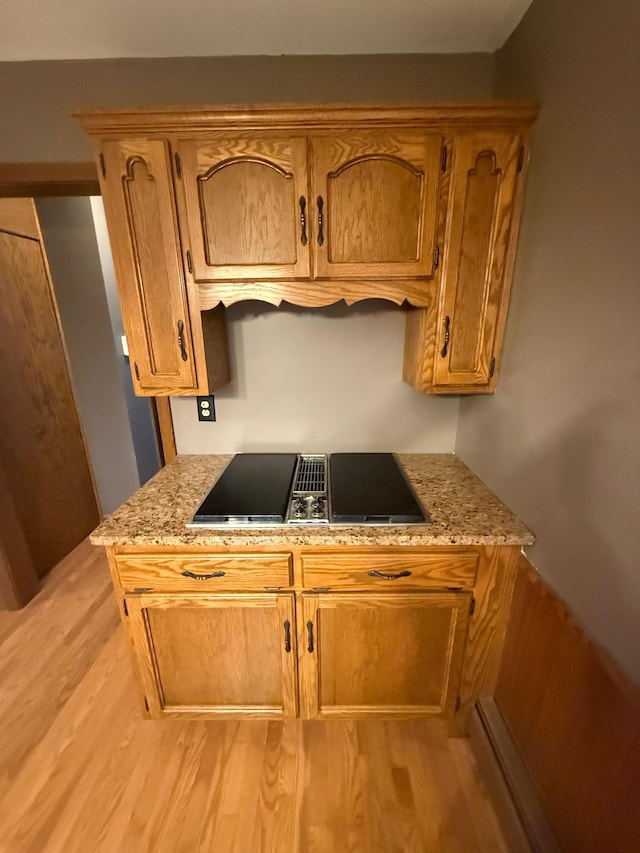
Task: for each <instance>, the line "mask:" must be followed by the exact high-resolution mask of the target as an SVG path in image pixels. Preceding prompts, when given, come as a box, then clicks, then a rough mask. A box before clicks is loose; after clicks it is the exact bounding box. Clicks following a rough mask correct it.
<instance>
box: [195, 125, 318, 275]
mask: <svg viewBox="0 0 640 853" xmlns="http://www.w3.org/2000/svg"><path fill="white" fill-rule="evenodd" d="M179 154H180V161H181V164H182V180H183V182H184V188H185V192H186V199H187V209H188V220H189V221H188V225H187V228H188V233H189V244H190V254H191V256H192V259H193V260H192V263H193V275H194V278H195V280H196V281H202V282H206V281H225V280H226V281H233V280H243V279H244V280H255V279H269V278H278V279H282V278H285V279H286V278H293V277H305V276H308V275H309V241H308V233H307V231H308V224H307V221H306V217H307V216H308V210H307V207H308V204H307V197H308V191H307V186H306V182H307V168H306V141H305V140H304V139H295V138H294V139H273V138H269V137H258V138H253V137H251V136H250V135H249V137H248V138H243V139H227V138H218V137H216V138H214V139H208V138H207V139H206V140H202V141H198V142H196V141H183V142H181V143H180V145H179Z"/></svg>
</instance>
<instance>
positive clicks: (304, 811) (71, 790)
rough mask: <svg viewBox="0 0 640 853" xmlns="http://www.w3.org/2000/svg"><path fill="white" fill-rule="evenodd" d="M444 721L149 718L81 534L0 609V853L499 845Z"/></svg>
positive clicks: (485, 851) (270, 852) (292, 851)
mask: <svg viewBox="0 0 640 853" xmlns="http://www.w3.org/2000/svg"><path fill="white" fill-rule="evenodd" d="M506 849H507V848H506V846H505V844H504V841H503V839H502V836H501V834H500V831H499V829H498V826H497V823H496V819H495V816H494V814H493V811H492V809H491V806H490V805H489V803H488V801H487V799H486V795H485V793H484V791H483V788H482V785H481V783H480V781H479V780H478V777H477V772H476V768H475V765H474V762H473V759H472V756H471V753H470V750H469V746H468V743H467V742H466V741H465V740H447V739H446V737H445V735H444V728H443V726H442V725H441V724H440V723H439V722H437V721H410V722H389V723H385V722H380V721H371V722H358V723H349V722H338V721H331V722H324V721H323V722H315V721H314V722H305V723H303V722H300V721H295V720H294V721H289V722H286V723H281V722H258V721H247V722H241V723H239V722H212V723H208V722H182V721H176V720H159V721H144V720H143V719H142V718H141V716H140V714H139V712H138V709H137V697H136V691H135V688H134V684H133V679H132V675H131V672H130V661H129V653H128V650H127V648H126V645H125V639H124V635H123V632H122V629H121V627H120V624H119V621H118V614H117V611H116V605H115V602H114V600H113V598H112V595H111V588H110V583H109V579H108V572H107V565H106V560H105V559H104V557H103V554H102V552H101V550H100V549H98V548H92V547H91V546H90V545H89V544H88V543H86V542H84V543H82V544H81V545H80V546H78V548H76V550H75V551H74V552H73V553H72V554H70V555H69V557H67V558H66V559H65V560H63V562H62V563H60V564H59V565H58V566H57V567H56V568H55V569H54V570H53V572H52V573H51V574H50V575H49V576H48V577H47V579H46V581H45V582H44V587H43V589H42V591H41V592H40V593H39V595H38V596H37V597H36V598H35V599H34V600H33V601H32V602H31V603H30V604H29V605H28V606H27V607H26V608H25V609H24V610H21V611H17V612H14V613H7V612H2V613H0V850H1V851H2V853H53V851H56V853H57V851H60V853H62V851H64V853H76V851H77V853H94V851H100V853H121V851H132V853H133V851H136V853H143V851H149V853H183V851H184V853H191V852H192V851H206V853H347V851H349V853H361V851H362V853H364V852H365V851H366V853H408V851H428V853H432V851H433V853H441V851H442V853H448V851H456V853H472V851H481V853H501V851H506Z"/></svg>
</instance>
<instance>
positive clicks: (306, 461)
mask: <svg viewBox="0 0 640 853" xmlns="http://www.w3.org/2000/svg"><path fill="white" fill-rule="evenodd" d="M326 481H327V457H326V456H325V455H324V454H322V455H318V456H307V455H302V456H301V457H300V463H299V465H298V472H297V475H296V482H295V484H294V487H293V491H294V492H325V491H326V490H327V486H326Z"/></svg>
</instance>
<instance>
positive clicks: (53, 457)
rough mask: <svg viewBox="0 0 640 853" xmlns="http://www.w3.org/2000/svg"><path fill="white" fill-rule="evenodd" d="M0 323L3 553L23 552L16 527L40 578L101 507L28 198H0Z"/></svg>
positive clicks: (94, 522)
mask: <svg viewBox="0 0 640 853" xmlns="http://www.w3.org/2000/svg"><path fill="white" fill-rule="evenodd" d="M0 328H1V329H2V334H0V375H1V377H2V378H1V380H0V466H1V467H2V470H3V476H2V477H1V478H0V480H1V482H0V488H2V489H3V490H4V491H7V492H9V493H10V494H9V495H7V496H6V501H5V500H4V499H3V500H0V504H1V505H2V506H3V507H4V511H5V513H6V512H10V515H12V516H13V517H14V521H15V524H14V534H12V537H11V538H12V541H13V545H12V546H11V547H9V545H8V544H7V542H5V546H6V547H5V546H3V547H2V548H1V549H0V550H2V551H4V555H5V556H4V560H5V561H6V560H10V559H11V557H10V555H11V554H12V553H13V554H14V556H15V555H16V554H18V551H17V550H16V548H17V547H18V546H17V545H16V540H17V537H18V532H17V531H16V525H19V526H20V528H21V532H22V536H21V537H20V538H22V539H23V540H24V541H25V542H26V544H27V546H28V549H29V552H30V554H31V559H32V562H33V566H34V567H35V571H36V573H37V575H38V576H39V577H43V576H44V575H45V574H46V573H47V572H48V571H49V570H50V569H51V568H53V566H55V565H56V563H58V562H59V561H60V560H61V559H62V558H63V557H65V556H66V555H67V554H68V553H69V552H70V551H71V550H72V549H73V548H75V546H76V545H78V543H79V542H81V541H82V539H84V538H85V536H87V534H88V533H90V532H91V530H92V529H93V528H94V527H95V526H96V525H97V524H98V522H99V520H100V513H99V510H98V503H97V500H96V495H95V491H94V484H93V477H92V473H91V469H90V466H89V461H88V458H87V452H86V448H85V444H84V436H83V434H82V428H81V425H80V420H79V417H78V411H77V408H76V403H75V399H74V396H73V390H72V387H71V380H70V376H69V368H68V364H67V356H66V352H65V347H64V342H63V338H62V332H61V328H60V320H59V317H58V312H57V308H56V303H55V298H54V295H53V288H52V286H51V281H50V277H49V269H48V264H47V259H46V254H45V252H44V248H43V245H42V243H41V235H40V228H39V223H38V219H37V215H36V210H35V206H34V204H33V201H32V200H31V199H0ZM9 505H10V506H11V507H12V508H13V509H12V510H11V511H9V510H8V509H7V507H8V506H9ZM8 522H9V518H4V521H3V523H2V524H0V532H1V531H3V530H4V532H5V535H7V536H8V533H7V524H8ZM20 551H22V547H20ZM15 558H16V559H18V560H21V559H22V558H21V557H15ZM15 570H16V571H23V570H24V571H28V570H29V566H27V565H26V564H25V565H23V566H16V567H15ZM29 587H30V589H31V591H33V585H32V584H31V583H29ZM25 594H26V593H25ZM24 600H25V598H24V595H22V596H21V603H24Z"/></svg>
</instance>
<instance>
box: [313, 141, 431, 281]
mask: <svg viewBox="0 0 640 853" xmlns="http://www.w3.org/2000/svg"><path fill="white" fill-rule="evenodd" d="M441 156H442V139H441V137H440V135H439V134H426V133H421V132H410V131H400V130H397V131H393V132H391V131H389V132H386V133H374V132H371V133H366V132H363V133H361V134H358V135H342V134H341V135H340V136H336V137H335V138H331V139H315V140H313V188H314V204H315V207H316V209H315V229H314V235H313V239H314V253H315V274H316V276H318V277H321V278H322V277H330V276H331V277H335V276H342V277H345V278H359V277H367V276H369V277H373V278H376V277H381V278H390V277H391V278H399V277H404V278H416V277H425V278H426V277H430V276H432V274H433V268H434V249H435V224H436V214H437V203H438V187H439V179H440V163H441Z"/></svg>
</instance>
